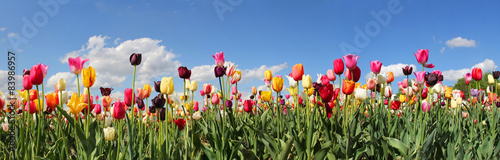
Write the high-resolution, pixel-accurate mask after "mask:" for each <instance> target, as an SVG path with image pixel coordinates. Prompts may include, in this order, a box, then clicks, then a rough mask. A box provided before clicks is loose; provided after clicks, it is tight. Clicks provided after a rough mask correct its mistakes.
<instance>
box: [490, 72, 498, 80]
mask: <svg viewBox="0 0 500 160" xmlns="http://www.w3.org/2000/svg"><path fill="white" fill-rule="evenodd" d="M491 74H492V75H493V78H494V79H498V78H499V77H500V71H493V72H491Z"/></svg>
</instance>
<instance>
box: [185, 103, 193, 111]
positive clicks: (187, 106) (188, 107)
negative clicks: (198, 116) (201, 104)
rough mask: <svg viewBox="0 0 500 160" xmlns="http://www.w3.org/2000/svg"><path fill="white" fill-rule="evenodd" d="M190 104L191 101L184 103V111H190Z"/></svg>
mask: <svg viewBox="0 0 500 160" xmlns="http://www.w3.org/2000/svg"><path fill="white" fill-rule="evenodd" d="M191 106H192V105H191V103H186V105H185V106H184V107H185V108H186V111H188V112H191V108H192V107H191Z"/></svg>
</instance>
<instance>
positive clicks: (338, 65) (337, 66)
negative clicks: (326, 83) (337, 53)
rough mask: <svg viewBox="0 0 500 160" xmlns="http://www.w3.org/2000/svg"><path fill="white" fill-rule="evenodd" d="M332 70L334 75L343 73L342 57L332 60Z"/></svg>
mask: <svg viewBox="0 0 500 160" xmlns="http://www.w3.org/2000/svg"><path fill="white" fill-rule="evenodd" d="M333 71H334V72H335V74H336V75H341V74H342V73H344V61H342V59H340V58H339V59H335V60H333Z"/></svg>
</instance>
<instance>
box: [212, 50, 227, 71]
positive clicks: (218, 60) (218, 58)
mask: <svg viewBox="0 0 500 160" xmlns="http://www.w3.org/2000/svg"><path fill="white" fill-rule="evenodd" d="M212 57H214V59H215V66H217V67H222V66H224V62H225V60H224V52H219V53H215V55H212Z"/></svg>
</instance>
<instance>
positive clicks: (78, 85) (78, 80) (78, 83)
mask: <svg viewBox="0 0 500 160" xmlns="http://www.w3.org/2000/svg"><path fill="white" fill-rule="evenodd" d="M78 75H80V74H77V75H76V86H77V87H78V96H80V78H79V76H78Z"/></svg>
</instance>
